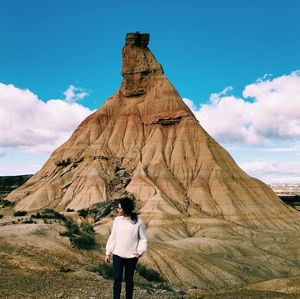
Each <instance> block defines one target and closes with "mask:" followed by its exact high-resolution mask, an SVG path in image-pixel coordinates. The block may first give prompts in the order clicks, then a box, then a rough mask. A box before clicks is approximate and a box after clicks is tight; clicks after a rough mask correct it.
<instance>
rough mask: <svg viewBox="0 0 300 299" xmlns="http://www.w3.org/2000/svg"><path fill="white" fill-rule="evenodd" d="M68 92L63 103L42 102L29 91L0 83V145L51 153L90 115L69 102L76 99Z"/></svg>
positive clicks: (87, 110)
mask: <svg viewBox="0 0 300 299" xmlns="http://www.w3.org/2000/svg"><path fill="white" fill-rule="evenodd" d="M71 89H72V88H71ZM75 89H76V88H75ZM68 90H69V92H68V93H67V94H65V95H66V99H65V100H60V99H53V100H49V101H47V102H44V101H42V100H40V99H39V98H38V97H37V95H35V94H33V93H32V92H31V91H30V90H23V89H20V88H17V87H15V86H14V85H12V84H9V85H6V84H3V83H0V146H1V147H2V148H15V149H18V150H25V151H33V152H51V151H52V150H53V149H55V148H56V147H58V146H59V145H60V144H62V143H63V142H64V141H66V140H67V138H68V137H69V136H70V135H71V133H72V132H73V131H74V129H75V128H76V127H77V126H78V125H79V123H80V122H81V121H82V120H83V119H84V118H86V117H87V116H88V115H89V114H90V113H91V112H92V111H91V110H89V109H88V108H86V107H83V106H81V105H79V104H77V103H74V102H72V97H73V98H74V97H75V98H76V96H74V95H73V96H72V94H71V92H70V87H69V88H68ZM77 97H78V95H77ZM80 97H84V95H83V94H82V95H80Z"/></svg>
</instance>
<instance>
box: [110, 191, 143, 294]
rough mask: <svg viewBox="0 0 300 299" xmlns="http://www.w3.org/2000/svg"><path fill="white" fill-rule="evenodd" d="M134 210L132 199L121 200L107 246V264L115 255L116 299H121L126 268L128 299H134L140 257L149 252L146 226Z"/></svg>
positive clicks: (114, 288)
mask: <svg viewBox="0 0 300 299" xmlns="http://www.w3.org/2000/svg"><path fill="white" fill-rule="evenodd" d="M133 210H134V204H133V201H132V199H130V198H128V197H126V198H122V199H120V202H119V206H118V208H117V213H118V215H117V217H116V218H115V220H114V223H113V226H112V230H111V234H110V236H109V238H108V241H107V244H106V256H105V262H106V263H109V262H110V255H111V254H113V269H114V287H113V295H114V296H113V298H114V299H120V295H121V286H122V278H123V270H124V268H125V283H126V299H132V295H133V275H134V270H135V266H136V264H137V261H138V259H139V257H141V256H142V254H143V253H144V252H145V251H146V250H147V237H146V233H145V225H144V223H143V221H142V220H141V219H140V218H139V217H138V215H137V214H136V213H134V212H133Z"/></svg>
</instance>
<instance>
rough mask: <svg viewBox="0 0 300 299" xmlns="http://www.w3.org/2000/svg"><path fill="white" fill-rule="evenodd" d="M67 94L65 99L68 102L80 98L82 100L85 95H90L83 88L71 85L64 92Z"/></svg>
mask: <svg viewBox="0 0 300 299" xmlns="http://www.w3.org/2000/svg"><path fill="white" fill-rule="evenodd" d="M64 95H65V96H66V98H65V101H66V102H68V103H75V102H77V101H79V100H82V99H83V98H84V97H86V96H88V95H89V93H88V92H86V91H84V90H83V89H82V88H79V87H75V86H74V85H70V86H69V87H68V89H67V90H66V91H65V92H64Z"/></svg>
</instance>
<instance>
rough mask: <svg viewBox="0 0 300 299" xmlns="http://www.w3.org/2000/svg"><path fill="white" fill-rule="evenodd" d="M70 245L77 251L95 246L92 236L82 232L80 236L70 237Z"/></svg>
mask: <svg viewBox="0 0 300 299" xmlns="http://www.w3.org/2000/svg"><path fill="white" fill-rule="evenodd" d="M70 241H71V243H72V244H73V245H74V246H75V247H77V248H79V249H91V248H94V247H95V245H96V241H95V237H94V235H91V234H88V233H84V232H82V233H81V234H80V235H72V236H70Z"/></svg>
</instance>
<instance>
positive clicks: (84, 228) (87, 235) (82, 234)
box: [60, 218, 96, 249]
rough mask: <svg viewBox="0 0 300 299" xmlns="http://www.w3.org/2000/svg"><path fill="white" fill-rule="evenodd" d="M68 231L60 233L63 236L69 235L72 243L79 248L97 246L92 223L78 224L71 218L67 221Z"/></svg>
mask: <svg viewBox="0 0 300 299" xmlns="http://www.w3.org/2000/svg"><path fill="white" fill-rule="evenodd" d="M65 226H66V228H67V231H65V232H62V233H60V235H61V236H66V237H69V239H70V242H71V244H72V245H74V246H75V247H77V248H79V249H92V248H94V247H95V246H96V240H95V236H94V234H95V231H94V229H93V227H92V226H91V225H88V224H82V225H81V227H79V226H78V224H77V223H75V222H74V221H73V220H71V219H70V218H67V219H66V221H65Z"/></svg>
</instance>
